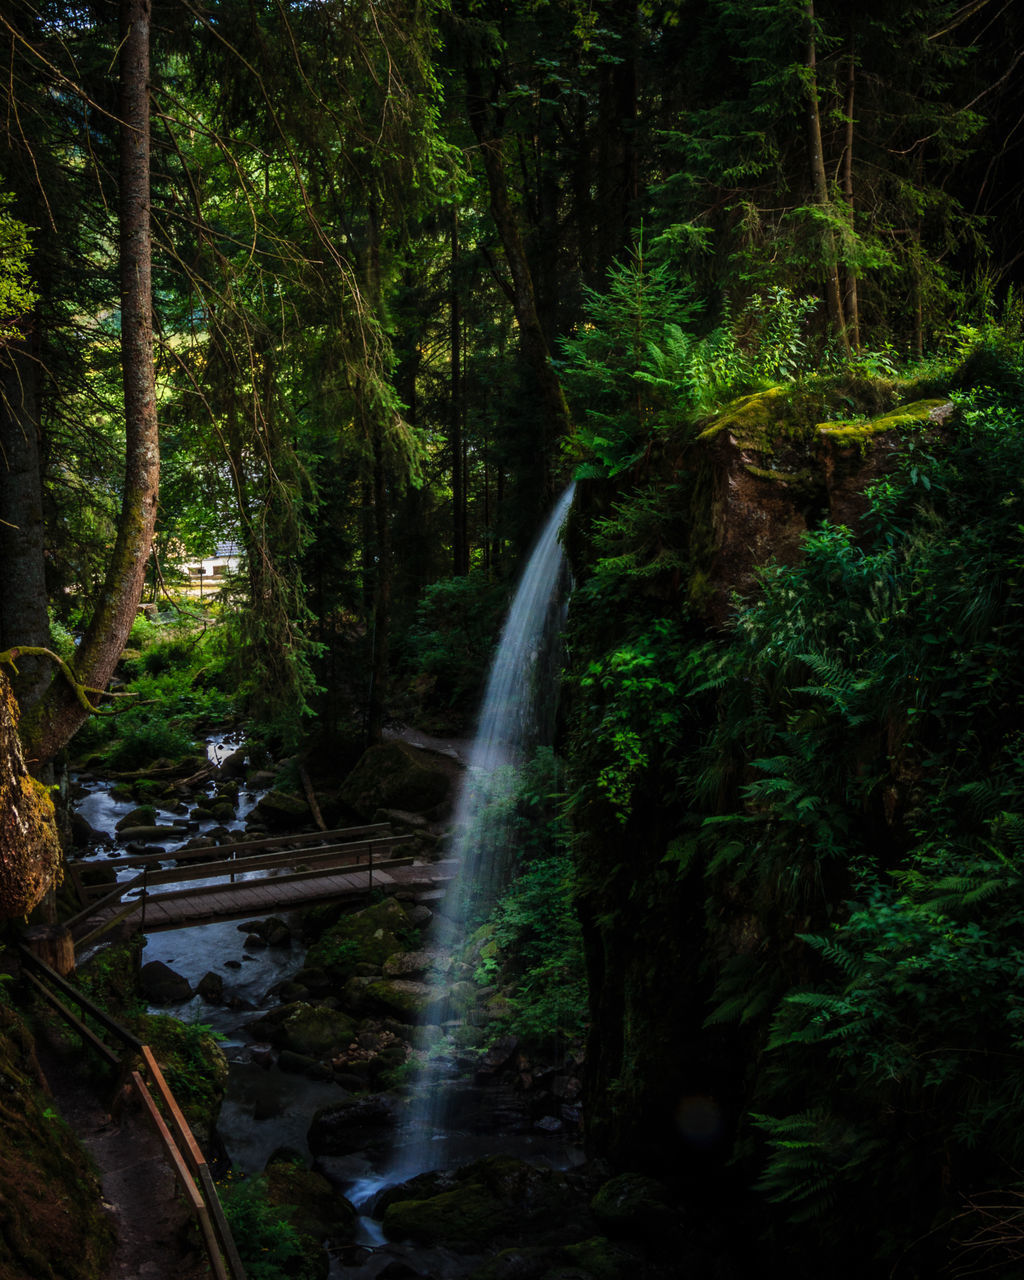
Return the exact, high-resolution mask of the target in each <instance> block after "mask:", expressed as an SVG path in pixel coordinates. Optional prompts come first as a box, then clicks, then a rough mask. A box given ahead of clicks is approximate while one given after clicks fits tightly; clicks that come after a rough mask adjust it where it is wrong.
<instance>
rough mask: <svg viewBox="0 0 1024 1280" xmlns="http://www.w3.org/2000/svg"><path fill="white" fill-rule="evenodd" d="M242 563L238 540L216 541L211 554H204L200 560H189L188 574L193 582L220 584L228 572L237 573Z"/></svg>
mask: <svg viewBox="0 0 1024 1280" xmlns="http://www.w3.org/2000/svg"><path fill="white" fill-rule="evenodd" d="M241 563H242V547H241V544H240V543H238V542H218V543H216V544H215V546H214V549H213V555H212V556H204V557H203V559H202V560H200V561H194V560H193V561H191V562H190V563H189V565H188V576H189V579H190V581H191V582H192V583H193V584H194V583H196V582H201V583H202V584H203V585H204V586H205V585H208V584H209V585H212V586H220V584H221V582H222V581H223V580H224V578H226V577H228V575H229V574H232V573H237V572H238V568H239V565H240V564H241Z"/></svg>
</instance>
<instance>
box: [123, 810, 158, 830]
mask: <svg viewBox="0 0 1024 1280" xmlns="http://www.w3.org/2000/svg"><path fill="white" fill-rule="evenodd" d="M155 823H156V809H155V808H154V807H153V805H151V804H140V805H137V806H136V807H135V808H134V809H132V810H131V812H130V813H126V814H125V815H124V817H123V818H119V819H118V821H117V822H116V824H115V826H114V830H115V831H124V829H125V828H126V827H151V826H153V825H154V824H155Z"/></svg>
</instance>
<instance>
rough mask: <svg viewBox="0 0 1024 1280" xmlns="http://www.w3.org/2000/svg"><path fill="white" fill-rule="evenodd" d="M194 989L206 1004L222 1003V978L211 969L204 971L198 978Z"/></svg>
mask: <svg viewBox="0 0 1024 1280" xmlns="http://www.w3.org/2000/svg"><path fill="white" fill-rule="evenodd" d="M196 991H197V993H198V994H199V995H201V996H202V997H203V999H204V1000H205V1001H206V1002H207V1004H223V1002H224V979H223V978H222V977H221V976H220V974H219V973H213V972H212V971H210V972H208V973H204V974H203V976H202V977H201V978H200V979H199V983H198V985H197V987H196Z"/></svg>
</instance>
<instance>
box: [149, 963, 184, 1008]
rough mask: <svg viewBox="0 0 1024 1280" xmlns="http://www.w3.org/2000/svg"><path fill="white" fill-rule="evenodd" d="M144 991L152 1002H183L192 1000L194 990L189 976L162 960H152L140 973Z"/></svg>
mask: <svg viewBox="0 0 1024 1280" xmlns="http://www.w3.org/2000/svg"><path fill="white" fill-rule="evenodd" d="M139 981H140V983H141V985H142V993H143V995H144V996H145V997H146V999H147V1000H148V1001H149V1002H150V1004H182V1003H183V1002H184V1001H185V1000H191V999H192V995H193V991H192V986H191V984H190V983H189V981H188V979H187V978H183V977H182V976H181V974H180V973H175V971H174V970H173V969H172V968H170V967H169V966H168V965H166V964H164V962H163V961H162V960H150V961H149V963H148V964H144V965H143V966H142V969H141V971H140V973H139Z"/></svg>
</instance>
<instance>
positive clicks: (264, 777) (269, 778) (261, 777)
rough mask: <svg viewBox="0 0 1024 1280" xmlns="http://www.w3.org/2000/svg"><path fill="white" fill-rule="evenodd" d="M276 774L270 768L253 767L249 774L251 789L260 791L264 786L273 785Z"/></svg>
mask: <svg viewBox="0 0 1024 1280" xmlns="http://www.w3.org/2000/svg"><path fill="white" fill-rule="evenodd" d="M276 776H277V775H276V774H275V773H274V771H273V770H272V769H254V770H253V772H252V773H250V774H249V786H250V788H251V789H252V790H253V791H262V790H263V789H264V788H265V787H272V786H273V785H274V778H275V777H276Z"/></svg>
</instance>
